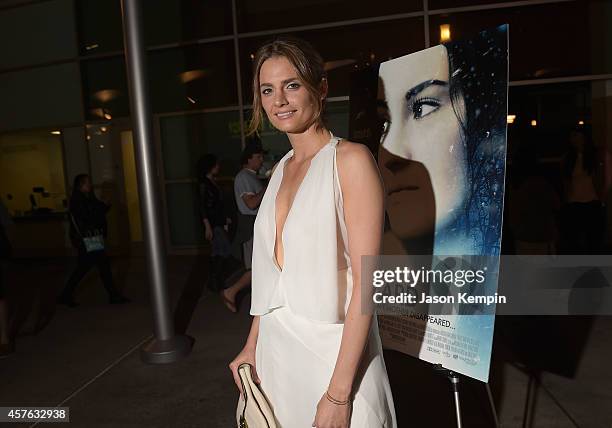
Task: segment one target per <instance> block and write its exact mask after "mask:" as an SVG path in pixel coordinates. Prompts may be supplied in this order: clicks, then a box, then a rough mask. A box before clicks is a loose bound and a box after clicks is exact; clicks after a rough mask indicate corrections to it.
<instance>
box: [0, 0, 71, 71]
mask: <svg viewBox="0 0 612 428" xmlns="http://www.w3.org/2000/svg"><path fill="white" fill-rule="evenodd" d="M0 52H2V58H1V59H0V69H7V68H12V67H19V66H24V65H29V64H40V63H45V62H50V61H56V60H61V59H67V58H74V57H75V56H77V49H76V29H75V27H74V13H73V7H72V1H70V0H55V1H47V2H41V3H36V4H31V5H27V6H22V7H16V8H13V9H6V10H3V11H2V12H1V13H0Z"/></svg>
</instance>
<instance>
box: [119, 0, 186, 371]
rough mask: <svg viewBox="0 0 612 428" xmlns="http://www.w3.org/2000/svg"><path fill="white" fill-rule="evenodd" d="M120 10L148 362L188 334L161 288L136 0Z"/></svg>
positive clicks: (176, 347)
mask: <svg viewBox="0 0 612 428" xmlns="http://www.w3.org/2000/svg"><path fill="white" fill-rule="evenodd" d="M121 10H122V14H123V35H124V37H123V38H124V43H125V59H126V65H127V72H128V85H129V90H130V105H131V109H132V112H131V113H132V122H133V125H134V136H135V138H134V139H135V141H136V145H135V149H136V166H137V169H138V191H139V196H140V205H141V212H142V217H143V223H144V228H143V231H144V238H145V247H146V254H147V265H148V268H149V269H148V272H149V281H150V283H151V300H152V303H153V321H154V325H153V332H154V335H155V338H154V339H153V340H152V341H151V342H149V343H148V344H147V345H145V346H144V347H143V348H142V349H141V358H142V360H143V361H144V362H147V363H158V364H161V363H171V362H174V361H177V360H179V359H180V358H182V357H184V356H186V355H187V354H189V352H190V351H191V341H190V340H189V338H188V337H187V336H178V335H175V334H174V322H173V320H172V314H171V311H170V303H169V300H168V293H167V289H166V259H165V255H164V250H163V248H164V242H163V234H162V233H161V220H160V217H159V213H160V209H159V204H158V196H159V195H160V193H159V191H158V190H157V173H156V168H155V157H154V151H153V144H152V135H153V132H152V126H151V125H152V121H151V111H150V108H149V106H150V104H149V99H148V95H149V94H148V88H147V70H146V53H145V48H144V42H143V29H142V10H141V7H140V1H139V0H122V1H121Z"/></svg>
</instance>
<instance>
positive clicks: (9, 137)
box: [0, 129, 66, 216]
mask: <svg viewBox="0 0 612 428" xmlns="http://www.w3.org/2000/svg"><path fill="white" fill-rule="evenodd" d="M52 131H54V132H55V133H52ZM59 132H60V130H59V129H46V130H36V131H24V132H19V133H10V134H2V135H0V196H1V197H2V200H3V202H4V203H5V204H6V205H7V208H8V209H9V210H10V211H11V212H12V213H14V214H15V215H17V216H21V215H24V214H27V213H28V212H30V211H31V210H32V208H38V209H39V211H40V209H42V210H45V211H49V210H50V211H64V210H65V200H66V186H65V179H64V159H63V153H62V137H61V134H60V133H59Z"/></svg>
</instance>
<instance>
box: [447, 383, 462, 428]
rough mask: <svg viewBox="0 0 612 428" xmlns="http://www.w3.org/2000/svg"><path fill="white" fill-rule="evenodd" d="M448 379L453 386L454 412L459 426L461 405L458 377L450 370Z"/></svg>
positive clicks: (459, 427) (458, 427) (460, 425)
mask: <svg viewBox="0 0 612 428" xmlns="http://www.w3.org/2000/svg"><path fill="white" fill-rule="evenodd" d="M448 380H450V383H451V385H452V386H453V395H454V397H455V414H456V416H457V428H461V427H462V424H461V406H460V405H459V377H458V376H457V374H455V373H453V372H450V373H449V375H448Z"/></svg>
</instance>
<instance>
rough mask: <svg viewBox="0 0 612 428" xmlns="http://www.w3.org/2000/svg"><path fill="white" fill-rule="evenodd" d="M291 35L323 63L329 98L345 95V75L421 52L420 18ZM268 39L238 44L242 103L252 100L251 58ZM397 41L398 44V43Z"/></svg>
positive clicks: (346, 93)
mask: <svg viewBox="0 0 612 428" xmlns="http://www.w3.org/2000/svg"><path fill="white" fill-rule="evenodd" d="M292 35H294V36H297V37H300V38H302V39H305V40H307V41H309V42H310V43H312V45H313V46H314V47H315V48H316V49H317V50H318V51H319V53H320V54H321V56H322V57H323V59H324V60H325V61H326V62H327V67H328V81H329V96H330V97H335V96H345V95H348V94H349V75H350V72H351V71H352V70H354V69H355V68H358V67H362V66H369V65H370V64H371V63H373V62H382V61H387V60H388V59H390V58H396V57H399V56H402V55H407V54H409V53H411V52H416V51H418V50H421V49H424V48H425V37H424V29H423V18H420V17H419V18H410V19H402V20H395V21H388V22H382V23H375V24H361V25H354V26H347V27H339V28H330V29H325V30H316V31H304V32H298V33H292ZM269 39H270V37H257V38H248V39H243V40H241V42H240V56H241V59H240V63H241V65H242V67H241V68H242V86H243V92H244V100H245V103H251V102H252V99H253V98H252V76H253V70H252V62H253V61H252V59H251V55H252V54H254V53H255V52H256V51H257V49H258V48H259V47H260V46H261V45H262V44H263V43H265V42H266V41H268V40H269ZM400 40H401V41H402V42H401V43H399V42H398V41H400ZM331 41H333V42H331Z"/></svg>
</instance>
